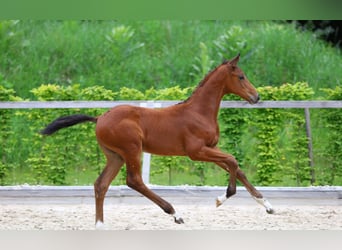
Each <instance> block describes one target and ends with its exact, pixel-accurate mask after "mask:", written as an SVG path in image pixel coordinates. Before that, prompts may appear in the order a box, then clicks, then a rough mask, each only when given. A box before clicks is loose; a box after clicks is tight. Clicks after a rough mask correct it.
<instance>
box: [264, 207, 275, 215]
mask: <svg viewBox="0 0 342 250" xmlns="http://www.w3.org/2000/svg"><path fill="white" fill-rule="evenodd" d="M266 212H267V213H268V214H274V213H275V211H274V209H273V208H268V209H266Z"/></svg>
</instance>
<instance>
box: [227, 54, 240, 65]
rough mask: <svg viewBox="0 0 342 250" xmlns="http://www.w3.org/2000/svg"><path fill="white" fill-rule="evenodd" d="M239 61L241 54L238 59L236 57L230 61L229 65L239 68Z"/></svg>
mask: <svg viewBox="0 0 342 250" xmlns="http://www.w3.org/2000/svg"><path fill="white" fill-rule="evenodd" d="M239 59H240V53H239V54H238V55H237V56H236V57H234V58H233V59H232V60H230V61H229V64H230V65H232V66H237V63H238V62H239Z"/></svg>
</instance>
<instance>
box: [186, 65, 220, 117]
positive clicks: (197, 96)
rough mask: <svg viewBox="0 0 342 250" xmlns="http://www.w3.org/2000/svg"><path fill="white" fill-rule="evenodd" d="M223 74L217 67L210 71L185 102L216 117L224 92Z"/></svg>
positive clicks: (204, 113) (205, 113) (197, 110)
mask: <svg viewBox="0 0 342 250" xmlns="http://www.w3.org/2000/svg"><path fill="white" fill-rule="evenodd" d="M223 77H224V76H223V75H222V74H221V73H220V71H219V70H218V69H216V70H215V71H214V72H212V73H210V75H208V76H207V77H206V78H204V80H203V82H202V83H201V84H200V85H199V86H198V87H197V88H196V90H195V91H194V92H193V93H192V95H191V96H190V98H189V100H188V101H187V103H188V104H189V106H190V107H192V108H193V109H194V110H196V112H198V113H201V114H203V115H205V116H209V117H211V118H214V119H215V120H216V119H217V115H218V111H219V108H220V103H221V99H222V97H223V96H224V95H225V94H226V93H225V87H224V84H222V81H223Z"/></svg>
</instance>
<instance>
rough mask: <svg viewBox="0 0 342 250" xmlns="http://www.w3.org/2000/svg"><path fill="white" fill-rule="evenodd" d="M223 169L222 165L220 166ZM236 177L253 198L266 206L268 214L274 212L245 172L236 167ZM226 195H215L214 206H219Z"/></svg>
mask: <svg viewBox="0 0 342 250" xmlns="http://www.w3.org/2000/svg"><path fill="white" fill-rule="evenodd" d="M221 167H222V168H224V169H225V167H224V166H221ZM236 178H237V179H238V180H239V181H241V183H242V184H243V185H244V186H245V187H246V189H247V191H248V192H249V193H250V194H251V195H252V197H253V198H254V200H255V201H256V202H257V203H259V204H260V205H262V206H263V207H265V208H266V212H267V213H269V214H273V213H274V209H273V207H272V205H271V203H270V202H269V201H268V200H267V199H265V198H264V197H263V195H262V194H261V193H260V192H259V191H258V190H257V189H256V188H255V187H254V186H253V185H252V184H251V183H250V182H249V181H248V179H247V177H246V175H245V173H244V172H243V171H242V170H241V169H240V168H239V167H238V168H237V171H236ZM227 198H228V197H227V195H226V194H223V195H222V196H219V197H217V199H216V206H217V207H218V206H220V205H222V204H223V202H224V201H225V200H227Z"/></svg>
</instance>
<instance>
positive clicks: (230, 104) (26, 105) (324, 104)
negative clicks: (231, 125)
mask: <svg viewBox="0 0 342 250" xmlns="http://www.w3.org/2000/svg"><path fill="white" fill-rule="evenodd" d="M179 102H180V101H48V102H41V101H27V102H25V101H24V102H0V109H36V108H44V109H45V108H112V107H115V106H118V105H123V104H129V105H134V106H141V107H142V106H145V107H158V108H164V107H168V106H171V105H174V104H177V103H179ZM221 108H342V101H261V102H259V103H257V104H253V105H251V104H249V103H248V102H245V101H222V102H221Z"/></svg>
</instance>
